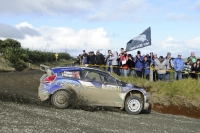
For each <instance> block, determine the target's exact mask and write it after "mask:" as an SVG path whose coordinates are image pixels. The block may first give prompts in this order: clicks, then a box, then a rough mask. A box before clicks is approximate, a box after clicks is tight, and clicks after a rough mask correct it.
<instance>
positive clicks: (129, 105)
mask: <svg viewBox="0 0 200 133" xmlns="http://www.w3.org/2000/svg"><path fill="white" fill-rule="evenodd" d="M142 109H143V101H142V100H141V99H140V98H139V97H136V96H133V95H132V96H129V97H128V98H127V99H126V101H125V110H126V111H127V112H128V113H130V114H133V115H136V114H139V113H140V112H141V111H142Z"/></svg>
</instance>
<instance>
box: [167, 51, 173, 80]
mask: <svg viewBox="0 0 200 133" xmlns="http://www.w3.org/2000/svg"><path fill="white" fill-rule="evenodd" d="M165 60H166V62H167V65H166V69H167V70H166V81H170V71H171V70H172V68H173V67H174V64H173V59H172V58H171V53H170V52H168V53H167V56H166V58H165Z"/></svg>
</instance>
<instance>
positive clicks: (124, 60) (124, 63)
mask: <svg viewBox="0 0 200 133" xmlns="http://www.w3.org/2000/svg"><path fill="white" fill-rule="evenodd" d="M121 61H122V73H123V76H125V77H127V76H128V74H129V67H128V64H127V61H128V55H127V53H126V51H124V54H122V56H121Z"/></svg>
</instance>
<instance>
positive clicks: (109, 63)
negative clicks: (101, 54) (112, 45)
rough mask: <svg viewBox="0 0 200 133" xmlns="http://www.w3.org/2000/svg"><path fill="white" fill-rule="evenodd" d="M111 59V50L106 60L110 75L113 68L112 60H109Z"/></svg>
mask: <svg viewBox="0 0 200 133" xmlns="http://www.w3.org/2000/svg"><path fill="white" fill-rule="evenodd" d="M110 57H112V51H111V50H108V55H107V56H106V58H105V62H106V64H107V67H108V69H107V70H108V72H109V73H111V68H110V66H111V63H112V60H108V59H109V58H110Z"/></svg>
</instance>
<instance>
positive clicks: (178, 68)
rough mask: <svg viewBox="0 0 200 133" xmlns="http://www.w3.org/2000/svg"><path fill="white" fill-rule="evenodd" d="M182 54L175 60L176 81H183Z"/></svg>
mask: <svg viewBox="0 0 200 133" xmlns="http://www.w3.org/2000/svg"><path fill="white" fill-rule="evenodd" d="M181 56H182V54H181V53H179V54H178V57H177V58H175V59H174V60H173V64H174V80H177V79H178V80H181V79H182V71H183V69H184V60H183V59H182V58H181Z"/></svg>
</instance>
